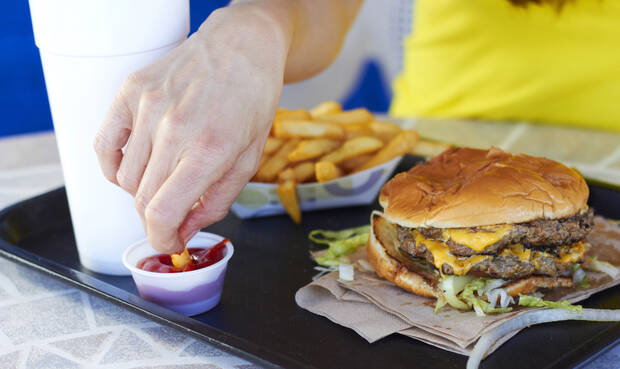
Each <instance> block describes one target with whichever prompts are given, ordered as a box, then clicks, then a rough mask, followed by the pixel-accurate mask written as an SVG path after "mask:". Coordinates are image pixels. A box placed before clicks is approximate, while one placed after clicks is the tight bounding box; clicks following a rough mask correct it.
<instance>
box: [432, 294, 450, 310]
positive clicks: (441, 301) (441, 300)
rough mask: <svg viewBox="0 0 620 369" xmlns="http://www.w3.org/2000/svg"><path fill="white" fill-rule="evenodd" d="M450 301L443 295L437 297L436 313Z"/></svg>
mask: <svg viewBox="0 0 620 369" xmlns="http://www.w3.org/2000/svg"><path fill="white" fill-rule="evenodd" d="M447 303H448V301H447V300H446V298H445V297H443V296H439V298H438V299H437V302H436V303H435V310H434V311H435V314H437V313H438V312H439V309H441V308H442V307H444V305H445V304H447Z"/></svg>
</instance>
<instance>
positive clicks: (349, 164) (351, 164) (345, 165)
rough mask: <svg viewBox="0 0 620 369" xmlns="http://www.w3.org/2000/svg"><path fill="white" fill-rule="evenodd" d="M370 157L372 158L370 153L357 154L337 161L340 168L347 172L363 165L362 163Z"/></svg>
mask: <svg viewBox="0 0 620 369" xmlns="http://www.w3.org/2000/svg"><path fill="white" fill-rule="evenodd" d="M370 158H372V154H365V155H358V156H354V157H352V158H351V159H347V160H343V161H341V162H340V163H338V166H339V167H340V169H342V170H344V171H345V172H347V173H348V172H351V171H353V170H355V169H356V168H358V167H361V166H362V165H364V163H365V162H367V161H368V160H370Z"/></svg>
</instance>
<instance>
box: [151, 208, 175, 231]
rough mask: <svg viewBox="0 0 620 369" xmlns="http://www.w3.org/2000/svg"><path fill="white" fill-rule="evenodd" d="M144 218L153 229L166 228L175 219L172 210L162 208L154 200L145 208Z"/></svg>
mask: <svg viewBox="0 0 620 369" xmlns="http://www.w3.org/2000/svg"><path fill="white" fill-rule="evenodd" d="M144 219H145V221H146V223H147V224H148V226H149V228H151V227H152V228H151V229H158V228H161V229H165V228H167V227H168V226H169V225H170V224H172V222H173V219H172V216H171V213H170V212H167V211H165V210H164V209H161V208H160V207H158V206H157V205H154V204H153V203H152V202H151V203H149V204H148V205H147V206H146V209H145V210H144Z"/></svg>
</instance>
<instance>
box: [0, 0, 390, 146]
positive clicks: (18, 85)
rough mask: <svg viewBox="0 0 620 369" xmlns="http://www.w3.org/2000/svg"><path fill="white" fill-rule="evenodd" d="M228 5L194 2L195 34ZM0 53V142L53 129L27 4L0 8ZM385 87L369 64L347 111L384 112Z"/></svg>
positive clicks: (20, 0)
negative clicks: (354, 109) (360, 109)
mask: <svg viewBox="0 0 620 369" xmlns="http://www.w3.org/2000/svg"><path fill="white" fill-rule="evenodd" d="M228 2H229V0H193V1H190V14H191V32H194V31H195V30H196V29H198V27H199V26H200V24H201V23H202V22H203V21H204V20H205V19H206V18H207V16H208V15H209V14H210V13H211V12H212V11H213V10H214V9H217V8H219V7H221V6H225V5H226V4H228ZM0 52H1V54H2V57H0V112H2V114H1V117H2V121H1V122H0V136H8V135H14V134H20V133H27V132H36V131H45V130H51V129H53V127H52V117H51V113H50V109H49V104H48V102H47V93H46V91H45V81H44V79H43V70H42V67H41V59H40V58H39V52H38V50H37V48H36V46H35V43H34V37H33V34H32V24H31V21H30V10H29V8H28V1H27V0H4V1H2V2H0ZM386 86H387V85H386V81H385V78H383V76H382V72H381V68H380V66H379V65H378V63H376V62H375V61H373V60H368V61H367V62H366V63H364V65H362V68H361V69H360V71H359V78H358V79H357V82H356V83H355V84H354V86H352V89H351V92H350V93H348V94H347V95H346V96H345V97H344V98H343V99H342V103H343V106H344V108H346V109H351V108H355V107H361V106H365V107H367V108H368V109H370V110H372V111H378V112H385V111H386V110H387V108H388V105H389V101H390V97H389V92H388V89H387V87H386Z"/></svg>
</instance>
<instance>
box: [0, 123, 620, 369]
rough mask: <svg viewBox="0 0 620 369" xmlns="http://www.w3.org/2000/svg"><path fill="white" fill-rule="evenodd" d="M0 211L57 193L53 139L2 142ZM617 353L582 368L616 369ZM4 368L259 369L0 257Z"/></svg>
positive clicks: (34, 137) (59, 180)
mask: <svg viewBox="0 0 620 369" xmlns="http://www.w3.org/2000/svg"><path fill="white" fill-rule="evenodd" d="M0 157H1V158H3V160H2V161H0V208H4V207H6V206H8V205H10V204H12V203H14V202H17V201H20V200H22V199H26V198H29V197H32V196H35V195H37V194H40V193H43V192H46V191H48V190H51V189H53V188H56V187H59V186H62V184H63V179H62V171H61V168H60V164H59V159H58V153H57V150H56V143H55V139H54V136H53V133H43V134H31V135H25V136H16V137H9V138H4V139H0ZM619 362H620V345H618V346H616V347H614V348H612V349H611V350H609V351H607V352H606V353H604V354H602V355H601V356H599V357H598V358H596V359H595V360H593V361H592V362H590V363H588V364H587V365H585V366H584V367H585V368H588V369H593V368H602V369H608V368H609V369H611V368H617V366H618V363H619ZM0 363H2V367H3V368H5V367H6V368H37V369H40V368H73V367H75V368H78V367H89V368H160V369H162V368H184V369H190V368H235V369H250V368H256V367H257V366H255V365H252V364H251V363H248V362H247V361H245V360H243V359H240V358H237V357H235V356H231V355H229V354H227V353H225V352H222V351H220V350H218V349H216V348H214V347H213V346H211V345H209V344H207V343H204V342H202V341H199V340H196V339H194V338H192V337H190V336H189V335H187V334H185V333H183V332H181V331H178V330H176V329H173V328H169V327H167V326H163V325H161V324H159V323H155V322H152V321H150V320H148V319H146V318H143V317H142V316H140V315H137V314H134V313H132V312H129V311H127V310H124V309H123V308H121V307H118V306H116V305H114V304H112V303H109V302H107V301H105V300H102V299H100V298H98V297H94V296H90V295H89V294H87V293H85V292H82V291H81V290H78V289H76V288H74V287H72V286H69V285H68V284H66V283H64V282H62V281H59V280H57V279H55V278H52V277H50V276H48V275H45V274H43V273H41V272H38V271H36V270H33V269H31V268H28V267H25V266H22V265H19V264H17V263H15V262H13V261H10V260H7V259H4V258H1V257H0Z"/></svg>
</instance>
